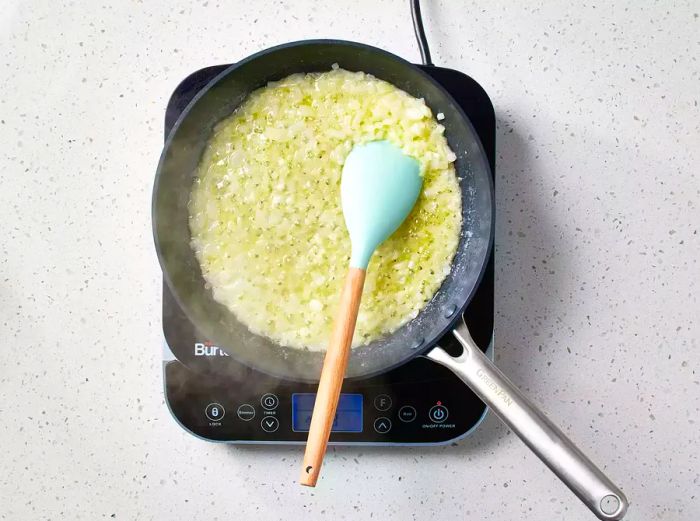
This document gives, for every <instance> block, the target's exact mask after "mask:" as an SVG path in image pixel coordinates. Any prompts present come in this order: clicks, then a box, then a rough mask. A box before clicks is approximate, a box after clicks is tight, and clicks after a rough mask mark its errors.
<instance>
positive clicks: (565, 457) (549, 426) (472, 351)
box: [426, 322, 628, 520]
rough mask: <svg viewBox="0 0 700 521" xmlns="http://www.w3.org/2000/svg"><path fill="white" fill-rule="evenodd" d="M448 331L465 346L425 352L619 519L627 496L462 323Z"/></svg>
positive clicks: (591, 501)
mask: <svg viewBox="0 0 700 521" xmlns="http://www.w3.org/2000/svg"><path fill="white" fill-rule="evenodd" d="M453 334H454V335H455V337H456V338H457V340H459V343H460V344H462V346H463V347H464V352H463V353H462V355H461V356H460V357H459V358H454V357H452V356H450V355H449V354H447V353H446V352H445V351H444V350H442V349H441V348H439V347H437V348H435V349H433V350H432V351H431V352H430V353H428V354H427V355H426V356H427V357H428V358H430V359H432V360H434V361H436V362H438V363H440V364H442V365H444V366H446V367H449V368H450V369H452V370H453V371H454V372H455V373H456V374H457V375H458V376H459V377H460V378H461V379H462V380H464V382H465V383H466V384H467V385H468V386H469V388H470V389H471V390H472V391H474V393H475V394H476V395H477V396H478V397H479V398H481V399H482V400H483V401H484V403H486V405H488V406H489V407H490V408H491V409H492V410H493V412H495V413H496V415H498V417H499V418H501V420H503V422H504V423H505V424H506V425H508V427H510V428H511V429H512V430H513V432H515V433H516V434H517V435H518V437H519V438H520V439H521V440H523V441H524V442H525V444H526V445H527V446H528V447H530V449H531V450H532V451H533V452H534V453H535V454H536V455H537V456H538V457H539V458H540V459H541V460H542V461H543V462H544V463H545V464H546V465H547V466H548V467H549V468H550V469H551V470H552V471H553V472H554V473H555V474H556V475H557V476H559V479H561V480H562V481H563V482H564V483H565V484H566V485H567V486H568V487H569V488H570V489H571V490H572V491H573V492H574V494H576V495H577V496H578V497H579V499H581V501H583V502H584V503H585V504H586V506H587V507H588V508H590V509H591V510H592V511H593V513H594V514H595V515H596V516H598V518H599V519H604V520H617V519H622V517H623V516H624V515H625V512H626V511H627V506H628V502H627V498H625V495H624V494H623V493H622V492H621V491H620V489H619V488H617V487H616V486H615V485H614V484H613V483H612V481H610V480H609V479H608V478H607V477H606V476H605V474H603V473H602V472H601V471H600V469H599V468H598V467H596V466H595V465H594V464H593V462H592V461H591V460H589V459H588V458H587V457H586V456H585V455H584V454H583V453H582V452H581V451H580V450H579V449H578V448H577V447H576V446H575V445H574V444H573V443H572V442H571V440H569V439H568V438H567V437H566V436H565V435H564V433H563V432H562V431H561V430H559V428H558V427H556V426H555V425H554V424H553V423H552V422H551V421H549V419H548V418H547V417H546V416H545V415H544V413H542V412H541V411H540V410H538V409H537V407H536V406H535V405H534V404H533V403H532V402H530V400H528V399H527V398H526V397H525V396H524V395H523V394H522V393H521V392H520V391H519V390H518V388H517V387H515V385H513V383H512V382H511V381H510V380H508V378H507V377H506V376H505V375H504V374H503V373H502V372H501V371H500V370H499V369H498V368H497V367H496V366H495V365H494V364H493V362H491V360H489V359H488V358H487V357H486V355H484V354H483V353H482V352H481V350H480V349H479V348H478V347H477V346H476V344H475V343H474V341H473V340H472V338H471V335H470V334H469V330H468V329H467V326H466V324H464V322H462V323H461V324H460V325H459V327H457V329H455V330H454V331H453Z"/></svg>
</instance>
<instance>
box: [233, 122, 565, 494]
mask: <svg viewBox="0 0 700 521" xmlns="http://www.w3.org/2000/svg"><path fill="white" fill-rule="evenodd" d="M537 160H538V154H537V150H536V148H535V147H534V146H533V145H532V144H531V139H529V138H527V137H525V135H524V134H523V131H522V130H519V129H517V128H516V127H515V126H514V125H512V124H511V123H510V122H509V118H508V115H507V114H502V113H498V114H497V115H496V236H495V252H496V256H495V270H496V273H495V279H496V281H495V314H496V316H495V324H494V330H495V331H494V342H495V354H496V364H497V365H498V366H499V368H500V369H501V370H502V371H503V372H504V373H505V374H506V375H507V376H508V377H509V378H510V379H511V380H512V381H513V382H514V383H515V384H516V385H517V386H519V387H520V388H521V389H522V390H523V392H525V394H529V393H528V389H529V387H530V386H529V382H528V381H527V380H526V379H525V373H524V371H522V367H523V366H522V362H521V361H522V359H523V357H524V356H529V354H528V353H537V351H538V346H539V344H540V343H541V342H542V341H543V339H539V338H537V337H536V335H535V337H532V336H531V333H530V332H529V331H523V330H522V329H521V328H518V327H513V324H522V323H523V319H522V315H523V309H524V307H525V308H526V309H529V310H531V312H533V313H535V314H536V315H538V316H539V315H540V314H546V313H548V312H550V311H551V310H552V308H554V307H558V306H560V305H561V303H560V302H553V301H552V295H553V294H554V293H555V292H552V291H551V288H552V287H554V286H557V287H558V285H559V284H562V283H563V282H564V280H563V279H562V277H563V275H564V273H565V272H566V269H565V266H562V265H561V262H559V259H557V261H556V262H555V264H556V265H557V269H556V270H555V269H553V268H551V267H549V266H547V262H544V263H543V262H542V261H543V260H544V261H547V259H548V258H549V257H551V256H552V255H553V252H556V251H557V250H559V249H560V248H561V241H562V240H564V239H565V237H563V236H562V235H561V234H560V233H559V232H557V222H556V216H554V215H552V212H551V210H548V209H547V207H546V200H544V199H543V198H542V190H541V186H540V185H539V184H538V182H541V178H540V175H539V174H538V166H537ZM528 237H531V238H528ZM535 237H536V240H533V238H535ZM543 271H546V286H545V284H544V282H543ZM509 435H510V430H509V429H508V428H507V427H506V426H505V425H504V424H503V423H502V422H501V421H500V420H499V419H498V418H497V417H496V416H495V415H494V414H493V413H492V412H489V413H488V414H487V416H486V418H485V419H484V421H483V422H482V423H481V424H480V425H479V426H478V428H477V429H475V430H474V432H473V433H471V435H469V436H467V437H465V438H463V439H461V440H458V441H456V442H455V443H452V444H450V445H448V446H443V447H426V448H422V447H390V448H387V447H367V446H361V447H353V446H338V447H332V448H331V449H329V450H330V451H332V453H333V454H334V455H335V456H340V457H344V456H345V457H350V458H352V457H354V456H355V455H357V454H358V453H360V452H361V453H364V454H376V453H379V452H382V453H384V452H385V453H387V454H390V455H392V456H393V457H395V456H397V455H398V456H400V457H411V456H414V455H415V454H416V451H425V452H426V453H428V452H430V451H433V454H440V455H441V456H443V455H444V457H448V458H453V457H455V455H457V457H459V458H465V457H468V456H469V455H470V454H473V453H476V452H483V451H494V450H496V448H497V446H498V445H499V444H500V443H502V442H503V440H504V439H505V438H506V437H507V436H509ZM230 449H231V451H234V452H235V451H238V450H242V451H245V452H247V453H255V452H261V453H265V454H266V455H267V456H270V455H273V454H274V455H278V456H279V457H281V458H284V457H290V458H296V457H297V456H298V458H299V461H301V455H302V453H303V448H302V447H289V446H287V447H280V446H259V445H258V446H254V445H249V446H236V447H230ZM523 450H526V449H525V448H524V447H523ZM425 476H426V477H425V479H426V480H430V473H425Z"/></svg>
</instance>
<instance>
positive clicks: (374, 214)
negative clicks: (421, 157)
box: [340, 141, 423, 269]
mask: <svg viewBox="0 0 700 521" xmlns="http://www.w3.org/2000/svg"><path fill="white" fill-rule="evenodd" d="M422 186H423V178H422V177H421V176H420V166H419V164H418V161H416V160H415V159H414V158H412V157H410V156H407V155H406V154H404V153H403V151H402V150H401V149H400V148H399V147H397V146H396V145H394V144H392V143H390V142H389V141H372V142H370V143H366V144H364V145H357V146H355V148H353V149H352V151H351V152H350V154H349V155H348V157H347V158H346V160H345V165H344V166H343V176H342V178H341V181H340V199H341V203H342V205H343V216H344V217H345V225H346V226H347V228H348V231H349V232H350V241H351V242H352V255H351V257H350V266H351V267H353V268H361V269H367V265H368V264H369V259H370V258H371V257H372V254H373V253H374V250H376V249H377V247H378V246H379V245H380V244H381V243H382V242H384V241H385V240H386V239H388V238H389V236H390V235H391V234H392V233H394V232H395V231H396V229H397V228H398V227H399V226H401V223H402V222H403V221H404V220H405V219H406V217H407V216H408V214H409V213H411V210H412V209H413V206H414V205H415V204H416V200H417V199H418V195H419V194H420V191H421V187H422Z"/></svg>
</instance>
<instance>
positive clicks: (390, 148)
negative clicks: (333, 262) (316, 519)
mask: <svg viewBox="0 0 700 521" xmlns="http://www.w3.org/2000/svg"><path fill="white" fill-rule="evenodd" d="M422 186H423V178H422V177H421V175H420V166H419V164H418V161H416V160H415V159H414V158H412V157H410V156H408V155H406V154H404V153H403V151H402V150H401V149H400V148H398V147H397V146H396V145H393V144H392V143H390V142H389V141H372V142H370V143H366V144H362V145H357V146H355V147H354V148H353V149H352V151H351V152H350V154H349V155H348V157H347V158H346V160H345V164H344V166H343V174H342V178H341V182H340V197H341V203H342V207H343V216H344V217H345V225H346V227H347V229H348V232H349V233H350V242H351V243H352V253H351V256H350V266H349V269H348V274H347V277H346V279H345V284H344V286H343V289H342V292H341V294H340V306H339V309H338V313H337V315H336V317H335V322H334V324H333V330H332V333H331V339H330V342H329V344H328V349H327V351H326V357H325V359H324V361H323V369H322V370H321V379H320V381H319V384H318V392H317V394H316V402H315V404H314V410H313V414H312V417H311V425H310V427H309V437H308V440H307V442H306V452H305V454H304V463H303V468H302V472H301V478H300V482H301V484H302V485H306V486H310V487H313V486H316V481H317V480H318V476H319V472H320V470H321V464H322V462H323V456H324V455H325V453H326V446H327V444H328V438H329V436H330V433H331V429H332V427H333V420H334V418H335V412H336V408H337V406H338V399H339V397H340V388H341V386H342V385H343V378H344V377H345V369H346V367H347V365H348V358H349V355H350V346H351V343H352V337H353V334H354V332H355V322H356V321H357V313H358V310H359V308H360V300H361V298H362V289H363V287H364V283H365V275H366V273H367V266H368V264H369V261H370V258H371V257H372V254H373V253H374V251H375V250H376V249H377V247H378V246H379V245H380V244H381V243H382V242H384V241H385V240H386V239H387V238H389V236H390V235H391V234H392V233H394V232H395V231H396V229H397V228H398V227H399V226H401V223H403V221H404V220H405V219H406V217H407V216H408V214H409V213H411V210H412V209H413V206H414V205H415V204H416V200H417V199H418V195H419V194H420V191H421V187H422Z"/></svg>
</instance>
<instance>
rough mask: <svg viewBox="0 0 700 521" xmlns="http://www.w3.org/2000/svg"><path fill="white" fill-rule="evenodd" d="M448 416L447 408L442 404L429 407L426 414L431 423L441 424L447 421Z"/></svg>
mask: <svg viewBox="0 0 700 521" xmlns="http://www.w3.org/2000/svg"><path fill="white" fill-rule="evenodd" d="M448 414H449V411H448V410H447V407H445V406H444V405H442V404H438V405H434V406H433V407H431V409H430V411H429V412H428V418H430V420H431V421H432V422H433V423H442V422H444V421H445V420H446V419H447V416H448Z"/></svg>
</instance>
